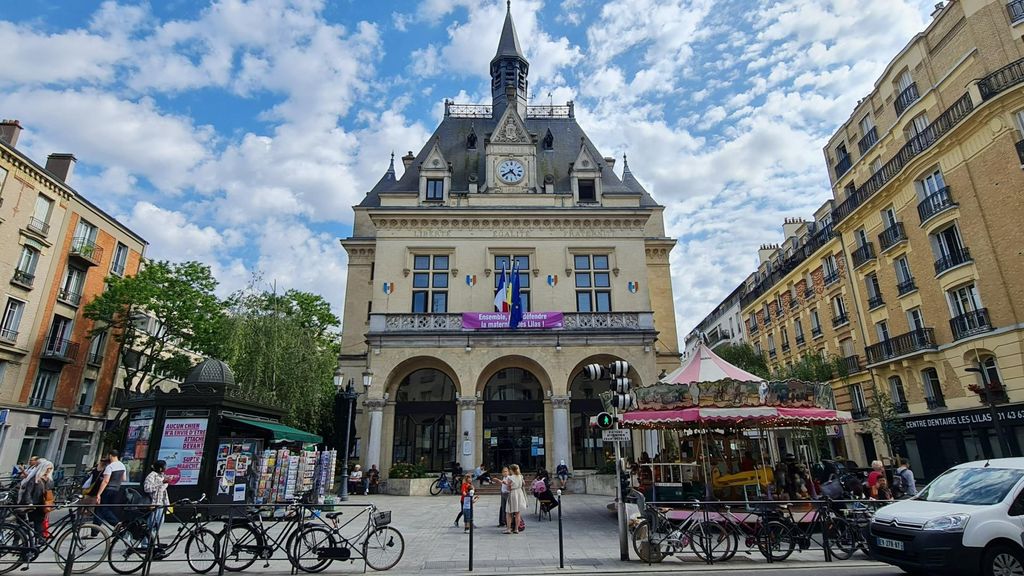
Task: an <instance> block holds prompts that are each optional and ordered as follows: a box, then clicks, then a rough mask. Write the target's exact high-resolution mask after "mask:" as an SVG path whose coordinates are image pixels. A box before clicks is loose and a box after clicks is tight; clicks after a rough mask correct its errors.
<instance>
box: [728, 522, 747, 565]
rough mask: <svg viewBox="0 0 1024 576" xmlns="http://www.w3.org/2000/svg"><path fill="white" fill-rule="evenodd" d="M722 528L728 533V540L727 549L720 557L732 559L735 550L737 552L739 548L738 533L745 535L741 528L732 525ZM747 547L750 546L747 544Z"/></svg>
mask: <svg viewBox="0 0 1024 576" xmlns="http://www.w3.org/2000/svg"><path fill="white" fill-rule="evenodd" d="M723 528H725V531H726V532H728V533H729V540H730V542H729V551H728V552H727V553H726V555H725V556H724V557H723V558H722V561H723V562H728V561H729V560H732V557H733V556H735V555H736V552H738V551H739V549H740V534H742V535H743V536H744V537H745V536H746V533H745V532H744V531H743V529H741V528H734V527H732V526H723ZM747 548H750V546H747Z"/></svg>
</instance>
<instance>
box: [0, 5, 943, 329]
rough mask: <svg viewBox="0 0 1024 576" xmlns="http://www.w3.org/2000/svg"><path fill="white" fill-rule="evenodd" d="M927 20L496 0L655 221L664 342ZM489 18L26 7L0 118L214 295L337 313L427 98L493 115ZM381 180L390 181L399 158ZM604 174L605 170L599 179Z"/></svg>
mask: <svg viewBox="0 0 1024 576" xmlns="http://www.w3.org/2000/svg"><path fill="white" fill-rule="evenodd" d="M935 1H936V0H723V1H711V0H610V1H602V0H514V1H513V2H512V14H513V17H514V19H515V24H516V28H517V31H518V35H519V40H520V43H521V45H522V47H523V50H524V52H525V53H526V57H527V59H528V60H529V61H530V83H531V90H532V94H533V95H532V97H531V98H532V100H531V101H532V102H533V103H539V104H544V103H548V102H554V103H556V104H560V103H564V102H566V101H568V100H573V101H574V102H575V105H576V108H575V109H576V116H577V120H578V121H579V123H580V124H581V125H582V127H583V128H584V130H585V131H586V132H587V133H588V135H589V136H590V138H591V139H592V140H593V141H594V143H595V144H596V145H597V147H598V149H599V150H600V151H601V152H602V154H603V155H606V156H607V155H612V156H616V157H621V156H622V154H623V153H627V154H628V155H629V166H630V170H631V171H632V172H633V174H634V175H635V176H636V177H637V179H638V180H640V182H641V183H642V184H644V186H645V187H646V188H647V190H648V191H650V192H651V193H652V195H653V196H654V198H655V199H656V200H657V201H658V202H659V203H661V204H662V205H664V206H665V208H666V209H665V220H666V226H667V231H668V234H669V235H670V236H672V237H674V238H677V239H678V245H677V247H676V248H675V250H674V251H673V252H672V256H671V260H672V270H673V289H674V295H675V305H676V316H677V323H678V326H677V328H678V331H679V333H680V338H682V336H684V335H685V334H686V333H687V332H688V331H689V330H691V329H692V328H693V327H694V326H695V325H696V324H697V323H698V322H699V321H700V320H701V319H702V318H703V317H704V316H705V315H706V314H707V313H709V312H710V311H711V310H713V309H714V307H715V306H716V305H717V304H718V303H719V302H720V301H721V300H722V299H723V298H724V297H725V296H727V295H728V294H729V293H730V292H731V291H732V289H733V288H735V287H736V286H737V285H738V284H739V283H740V282H742V281H743V280H744V279H745V278H746V277H747V275H748V274H750V272H752V271H753V270H754V269H755V267H756V266H757V248H758V246H760V245H761V244H763V243H774V242H780V241H782V240H783V238H782V222H783V220H784V219H785V218H786V217H805V218H809V217H811V215H812V213H813V211H814V210H815V209H817V208H818V207H819V206H820V205H821V203H822V202H824V201H825V200H826V199H828V198H829V197H830V195H831V193H830V190H829V183H828V174H827V169H826V165H825V160H824V157H823V155H822V147H823V146H824V144H825V142H826V141H827V140H828V137H829V136H830V135H831V133H832V132H834V131H835V130H836V129H837V128H838V127H839V126H840V125H841V124H842V123H843V122H845V121H846V120H847V119H848V118H849V116H850V114H851V112H852V111H853V108H854V106H855V105H856V103H857V102H858V100H860V99H861V98H862V97H864V96H865V95H867V94H868V93H869V92H870V91H871V90H872V87H873V83H874V82H875V80H876V79H877V78H878V76H879V75H880V74H881V73H882V71H883V70H884V68H885V66H886V65H887V64H888V63H889V61H890V60H891V59H892V58H893V57H894V56H895V55H896V54H897V53H898V52H899V51H900V50H901V49H902V48H903V46H904V45H905V44H906V43H907V42H908V41H909V40H910V39H911V38H912V37H913V36H914V35H915V34H917V33H918V32H920V31H921V30H923V29H924V27H925V25H926V24H927V21H928V18H929V14H930V12H931V11H932V8H933V6H934V3H935ZM505 9H506V7H505V0H418V1H414V0H394V1H376V2H369V1H366V0H334V1H330V2H328V1H321V0H249V1H243V0H212V1H211V0H207V1H199V0H164V1H158V2H151V3H140V2H117V1H107V2H99V1H89V0H63V1H57V0H35V1H32V2H11V3H5V6H4V9H3V11H2V13H0V61H2V62H4V63H5V65H4V72H3V73H2V74H0V116H2V117H3V118H14V119H18V120H20V121H21V123H22V125H23V126H24V128H25V131H24V132H23V133H22V135H21V138H20V140H19V144H18V146H19V148H20V149H21V150H23V151H24V152H26V153H27V154H28V155H29V156H30V157H32V158H33V159H35V160H36V161H38V162H40V163H43V162H45V159H46V156H47V155H48V154H50V153H53V152H71V153H73V154H75V155H76V157H77V158H78V165H77V167H76V168H75V173H74V176H73V180H72V182H71V184H72V185H73V186H74V187H75V189H77V190H78V191H79V192H81V193H82V194H83V195H84V196H86V197H87V198H89V199H90V200H91V201H92V202H94V203H96V204H97V205H99V206H100V207H102V208H103V209H104V210H106V211H108V212H109V213H111V214H113V215H114V216H115V217H117V218H118V219H119V220H121V221H122V222H124V223H125V224H127V225H128V226H129V227H131V228H132V229H133V230H135V231H136V232H138V233H139V234H141V235H142V236H143V237H144V238H146V239H147V240H148V241H149V243H150V245H149V248H148V250H147V256H149V257H151V258H156V259H169V260H199V261H202V262H205V263H207V264H209V265H210V266H211V267H212V269H213V272H214V274H215V276H216V277H217V279H218V280H219V281H220V282H221V286H220V291H221V293H222V295H227V294H228V293H230V292H232V291H234V290H238V289H241V288H244V287H246V286H248V285H250V284H251V283H252V282H253V280H254V279H257V283H258V285H261V286H267V285H269V284H270V283H272V282H275V281H276V284H277V287H278V289H279V290H280V289H287V288H296V289H300V290H307V291H311V292H315V293H318V294H321V295H323V296H324V297H325V298H327V299H328V300H329V301H330V302H331V303H332V305H333V306H334V308H335V311H336V312H337V313H339V315H340V312H341V309H342V303H343V302H344V291H345V282H346V262H347V259H346V255H345V252H344V250H343V249H342V248H341V246H340V244H339V242H338V239H339V238H344V237H347V236H349V235H350V233H351V230H352V228H351V223H352V217H353V213H352V209H351V207H352V206H353V205H355V204H357V203H358V202H359V201H360V200H361V198H362V197H363V196H364V195H365V194H366V191H367V190H369V189H370V188H371V187H372V186H373V184H374V183H375V182H376V181H377V180H378V179H379V178H380V176H381V175H382V174H383V173H384V171H385V170H386V169H387V166H388V161H389V156H390V153H391V152H392V151H395V152H396V153H397V155H398V156H401V155H402V154H404V152H405V151H407V150H413V151H418V150H419V149H420V148H421V147H422V145H423V144H424V142H425V141H426V139H427V138H428V137H429V135H430V133H431V132H432V131H433V130H434V128H435V127H436V126H437V124H438V123H439V122H440V119H441V115H442V113H443V101H444V99H446V98H450V99H453V100H455V101H457V102H460V103H489V102H490V91H489V87H488V80H489V77H488V62H489V60H490V58H491V57H492V56H493V54H494V50H495V47H496V46H497V40H498V35H499V32H500V30H501V25H502V21H503V18H504V13H505ZM397 164H398V166H397V168H398V170H399V176H401V169H402V167H401V163H400V162H398V163H397ZM617 170H621V164H620V165H619V167H618V168H617Z"/></svg>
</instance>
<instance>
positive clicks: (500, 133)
mask: <svg viewBox="0 0 1024 576" xmlns="http://www.w3.org/2000/svg"><path fill="white" fill-rule="evenodd" d="M526 140H527V138H526V134H525V133H524V132H523V131H522V129H521V128H520V127H519V124H518V123H517V122H516V120H515V118H513V117H512V115H511V114H509V115H508V116H506V117H505V123H504V124H502V126H501V129H500V130H497V131H495V133H494V136H492V137H491V142H526Z"/></svg>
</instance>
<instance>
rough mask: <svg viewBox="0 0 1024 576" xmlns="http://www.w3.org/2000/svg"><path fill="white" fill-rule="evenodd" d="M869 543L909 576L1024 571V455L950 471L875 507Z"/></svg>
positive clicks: (876, 554) (873, 552)
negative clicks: (912, 494)
mask: <svg viewBox="0 0 1024 576" xmlns="http://www.w3.org/2000/svg"><path fill="white" fill-rule="evenodd" d="M868 546H869V547H870V549H871V555H872V556H873V557H874V558H875V559H876V560H881V561H882V562H887V563H889V564H892V565H894V566H898V567H899V568H902V569H903V570H904V571H905V572H909V573H911V574H922V575H923V574H929V575H931V574H957V575H961V574H962V575H969V574H983V575H985V576H1003V575H1011V574H1012V575H1015V576H1017V575H1021V574H1024V458H1001V459H996V460H979V461H977V462H968V463H966V464H960V465H957V466H954V467H952V468H950V469H949V470H947V471H945V472H944V473H943V474H942V475H941V476H939V477H938V478H936V479H935V480H933V481H932V482H931V483H930V484H928V486H926V487H925V488H924V489H923V490H921V491H920V492H919V493H918V494H917V496H915V497H913V498H911V499H909V500H901V501H899V502H896V503H894V504H890V505H888V506H885V507H883V508H880V509H879V510H878V512H877V513H876V514H875V517H874V519H873V520H872V521H871V532H870V535H869V537H868Z"/></svg>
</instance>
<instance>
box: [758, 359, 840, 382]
mask: <svg viewBox="0 0 1024 576" xmlns="http://www.w3.org/2000/svg"><path fill="white" fill-rule="evenodd" d="M844 370H845V365H844V364H843V359H842V358H840V357H838V356H821V355H819V354H804V355H803V356H801V357H800V359H799V360H797V361H796V363H795V364H791V365H789V366H782V367H780V368H779V369H778V370H777V371H776V372H775V378H778V379H780V380H789V379H796V380H803V381H805V382H828V381H829V380H832V379H834V378H837V377H841V376H842V374H843V371H844Z"/></svg>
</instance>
